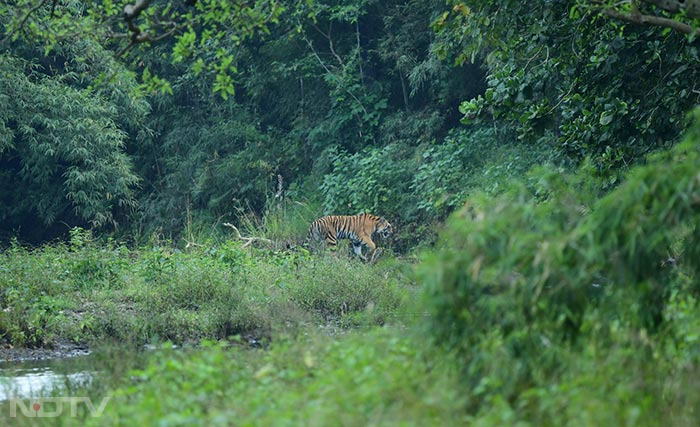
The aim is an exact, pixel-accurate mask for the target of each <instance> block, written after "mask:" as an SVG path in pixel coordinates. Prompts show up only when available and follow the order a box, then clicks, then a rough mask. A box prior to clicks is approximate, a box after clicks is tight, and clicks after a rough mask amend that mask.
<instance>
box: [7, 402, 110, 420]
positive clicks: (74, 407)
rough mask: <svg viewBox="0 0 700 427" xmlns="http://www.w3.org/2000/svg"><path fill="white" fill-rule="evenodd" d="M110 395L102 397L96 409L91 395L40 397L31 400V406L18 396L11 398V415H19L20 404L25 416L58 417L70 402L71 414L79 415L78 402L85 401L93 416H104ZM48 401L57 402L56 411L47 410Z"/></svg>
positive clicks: (73, 415) (72, 415)
mask: <svg viewBox="0 0 700 427" xmlns="http://www.w3.org/2000/svg"><path fill="white" fill-rule="evenodd" d="M109 399H110V397H105V398H103V399H102V403H100V406H99V407H98V408H97V409H95V406H94V405H93V404H92V401H91V400H90V398H89V397H38V398H32V399H28V400H29V407H27V406H25V405H24V402H25V400H24V399H20V398H18V397H11V398H10V417H13V418H15V417H17V407H18V406H19V408H20V410H21V411H22V414H23V415H24V416H25V417H38V418H53V417H58V416H59V415H61V413H63V403H64V402H68V403H70V416H71V417H77V416H78V404H79V403H83V404H85V406H87V408H88V410H89V411H90V414H91V415H92V416H93V417H100V416H102V411H104V410H105V407H106V406H107V402H109ZM47 402H51V403H55V404H56V409H55V410H54V411H51V412H49V411H47V410H46V408H45V406H44V404H45V403H47Z"/></svg>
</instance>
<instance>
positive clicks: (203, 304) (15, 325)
mask: <svg viewBox="0 0 700 427" xmlns="http://www.w3.org/2000/svg"><path fill="white" fill-rule="evenodd" d="M0 259H1V260H2V261H1V262H0V308H1V310H0V340H2V341H3V342H5V343H6V344H10V345H12V346H28V347H37V346H52V345H54V344H56V343H58V342H64V341H73V342H90V341H95V340H106V339H114V340H118V341H128V342H137V343H144V342H152V341H165V340H170V341H173V342H176V343H183V342H198V341H200V340H202V339H222V338H227V337H229V336H234V335H241V336H249V337H250V338H251V339H254V340H256V341H264V340H269V339H270V338H271V337H272V335H273V334H276V333H279V334H292V335H294V334H296V333H298V331H299V330H301V329H303V328H304V326H306V325H331V326H333V327H338V328H341V329H342V328H348V327H363V326H370V325H377V324H384V323H387V322H388V323H391V322H392V321H393V319H394V318H395V316H394V315H395V314H396V313H397V312H398V311H400V310H401V307H403V306H404V305H405V304H406V303H407V302H408V301H409V300H410V299H411V298H412V295H413V292H412V291H411V290H410V289H411V285H410V281H409V280H408V279H407V278H406V277H405V276H404V275H403V274H402V273H401V271H403V267H401V265H400V263H397V262H395V261H392V260H390V259H386V260H385V261H383V262H380V263H379V264H378V265H374V266H370V265H366V264H363V263H361V262H359V261H358V260H357V259H352V258H349V257H339V258H338V259H336V258H334V257H330V256H325V255H324V254H319V255H318V256H314V257H311V256H310V255H309V254H308V253H306V252H304V251H297V250H268V249H255V248H243V247H242V245H241V244H240V243H238V242H234V241H226V242H223V243H220V244H212V245H210V246H209V245H207V246H197V247H195V248H191V249H186V250H180V249H176V248H174V247H172V246H167V245H162V246H158V245H153V246H150V247H142V248H139V249H129V248H127V247H125V246H122V245H119V244H117V243H115V242H106V243H104V242H103V243H99V242H95V241H93V239H92V238H91V236H90V233H88V232H86V231H84V230H79V229H76V230H74V232H73V235H72V238H71V241H70V243H68V244H54V245H47V246H44V247H40V248H35V249H29V248H25V247H22V246H20V245H18V244H13V245H12V246H11V247H10V248H9V249H7V250H6V251H4V253H2V254H0Z"/></svg>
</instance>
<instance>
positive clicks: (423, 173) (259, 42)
mask: <svg viewBox="0 0 700 427" xmlns="http://www.w3.org/2000/svg"><path fill="white" fill-rule="evenodd" d="M34 3H35V2H29V1H26V2H22V1H19V2H10V3H8V5H6V6H3V9H2V12H3V14H2V16H3V18H2V19H3V22H2V25H3V27H4V28H5V36H4V39H3V52H2V55H3V56H2V67H3V79H2V85H3V86H2V91H1V95H2V97H3V102H2V107H0V108H2V114H1V115H0V117H1V118H2V121H1V123H2V139H1V140H0V141H1V142H0V163H1V165H2V168H1V170H2V174H3V175H2V185H3V191H2V196H1V197H2V203H1V204H0V224H2V225H1V230H0V233H2V236H4V240H7V239H8V238H9V237H12V236H14V237H18V238H20V239H21V240H23V241H27V242H33V243H38V242H42V241H47V240H51V239H52V238H55V237H59V236H64V237H65V236H67V233H68V230H69V229H70V228H72V227H74V226H80V227H84V228H94V229H95V230H99V231H100V232H108V233H111V232H114V231H117V232H119V233H126V234H130V235H136V236H151V235H153V234H154V233H158V234H162V235H163V236H165V237H167V238H174V239H178V238H180V237H181V236H182V235H183V233H185V232H186V230H187V229H188V228H187V227H190V228H189V229H190V230H191V229H196V230H200V229H204V230H211V229H212V228H214V229H219V228H220V223H222V222H224V221H232V222H235V223H240V217H241V216H248V217H250V216H253V217H256V218H261V217H262V216H264V214H265V212H266V211H267V210H269V209H271V208H272V205H273V204H274V203H277V202H279V201H280V199H286V200H287V201H289V202H292V203H293V202H297V203H303V204H305V205H307V206H308V210H309V212H310V214H309V217H310V218H311V217H313V215H317V214H318V215H320V214H322V213H326V214H330V213H337V214H345V213H347V214H354V213H358V212H362V211H370V212H377V213H379V214H381V215H384V216H386V217H387V218H391V219H393V220H394V221H395V222H396V223H397V224H398V225H399V226H400V227H399V229H400V230H403V231H402V232H401V233H400V235H399V236H397V240H396V241H395V245H396V250H398V251H400V252H403V251H405V250H407V249H409V248H411V247H413V246H415V245H417V244H420V243H421V242H426V241H427V242H430V241H432V240H434V234H433V233H432V231H431V230H432V228H433V225H434V224H435V223H436V222H437V221H441V220H444V218H445V217H446V216H447V215H448V214H449V213H450V212H451V211H452V210H454V209H455V208H456V207H459V206H461V205H462V203H463V202H464V201H465V200H467V198H468V197H469V195H470V194H471V193H472V192H474V191H475V190H485V191H490V192H493V193H498V192H499V191H501V189H502V188H503V184H504V182H505V181H507V180H508V179H509V178H510V177H514V176H522V175H523V174H524V172H526V171H527V170H528V169H529V168H530V167H531V166H532V165H535V164H543V163H548V164H552V165H555V167H559V168H571V167H577V166H578V165H580V164H581V163H582V162H584V161H587V162H589V164H590V166H591V167H593V168H595V170H596V174H595V175H596V177H598V178H600V179H601V180H602V181H604V182H603V183H602V184H601V189H602V190H608V189H610V188H613V187H615V186H616V185H617V183H618V181H619V180H620V174H621V173H624V171H626V170H628V169H629V167H630V166H631V165H634V164H636V163H638V162H640V161H642V160H643V159H644V156H645V155H647V154H648V153H650V152H653V151H655V150H657V149H659V148H662V147H666V146H669V145H671V144H673V143H674V142H676V141H678V139H679V138H680V135H681V133H682V131H683V129H684V128H685V126H686V121H685V114H686V113H687V112H688V111H689V110H690V109H691V108H692V106H693V105H694V103H695V102H696V101H697V96H698V94H697V89H696V88H695V86H694V84H695V82H696V81H697V77H698V74H697V72H698V70H697V68H696V67H695V64H696V62H697V55H698V54H697V47H696V46H695V45H694V43H691V42H689V41H688V36H687V35H686V34H683V33H681V32H679V31H674V30H672V29H669V28H666V29H660V28H658V27H652V26H641V25H631V24H628V23H626V22H624V21H622V20H615V19H612V18H610V17H608V16H607V15H604V14H602V13H600V11H596V10H595V9H593V8H592V7H588V8H586V7H585V6H586V5H585V4H580V3H576V2H567V1H549V2H541V4H538V5H524V4H519V3H517V2H510V3H508V4H502V2H499V3H493V4H491V3H490V2H486V3H484V4H480V5H475V6H471V7H470V5H468V3H463V2H448V4H443V3H442V2H428V1H408V2H406V1H388V2H379V1H358V2H303V3H302V2H300V3H298V4H297V3H294V2H289V4H279V3H277V2H265V1H261V2H257V3H254V4H251V5H250V6H247V4H248V3H247V2H241V3H237V2H232V3H231V4H228V2H213V1H212V2H208V3H207V2H204V3H202V2H200V3H199V4H196V5H195V6H192V7H190V6H187V5H185V4H177V2H175V3H174V4H172V5H169V6H167V5H168V4H169V3H168V2H163V4H159V3H157V2H156V3H154V4H152V5H150V6H149V7H148V8H147V9H145V10H144V12H143V16H141V17H138V18H137V19H136V20H135V21H134V22H139V25H141V26H143V32H144V34H147V33H148V32H151V33H153V36H152V37H153V38H159V37H161V36H165V37H163V38H162V39H160V40H158V41H157V42H155V41H152V42H149V41H148V40H146V41H144V42H142V43H135V44H134V43H133V42H132V43H131V44H130V43H128V42H127V40H130V39H129V38H126V39H125V37H127V36H128V35H129V30H128V27H124V25H125V24H124V23H123V20H122V18H121V16H120V14H121V9H120V8H117V6H116V5H112V3H106V4H105V5H99V4H98V5H96V6H95V7H94V8H92V9H88V10H84V6H82V5H81V4H80V3H79V2H76V3H71V2H48V1H47V2H41V3H46V4H43V5H41V7H37V8H30V6H33V5H34ZM195 3H196V2H195ZM219 3H220V4H219ZM631 3H634V2H631ZM108 5H111V6H109V7H108ZM273 5H274V7H273ZM166 6H167V7H166ZM110 7H111V9H110ZM235 7H238V8H241V7H243V8H246V7H248V9H245V10H247V11H251V10H252V11H254V12H255V13H257V14H259V15H260V16H259V21H260V22H258V23H257V25H253V24H252V23H251V22H248V21H254V20H255V16H257V15H255V14H254V13H252V12H251V15H250V17H249V18H247V19H248V21H244V20H242V19H241V18H240V17H239V15H237V14H236V12H235V11H234V10H233V9H231V8H235ZM600 7H602V6H600ZM646 7H647V8H649V9H652V6H646ZM34 9H36V10H34ZM268 9H269V10H268ZM651 12H653V10H652V11H651ZM227 14H228V15H227ZM262 17H265V19H264V20H263V18H262ZM268 18H269V19H268ZM178 19H179V20H178ZM166 20H167V22H170V23H171V24H168V25H176V26H178V27H177V28H178V29H176V28H170V27H169V26H167V25H166V24H165V21H166ZM120 25H121V26H120ZM120 31H121V32H120ZM170 32H171V33H172V34H169V33H170ZM291 237H293V236H290V238H291Z"/></svg>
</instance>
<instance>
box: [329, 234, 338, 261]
mask: <svg viewBox="0 0 700 427" xmlns="http://www.w3.org/2000/svg"><path fill="white" fill-rule="evenodd" d="M326 246H328V248H329V249H330V250H331V253H332V254H333V256H334V257H336V258H338V239H336V238H335V236H333V235H328V236H327V237H326Z"/></svg>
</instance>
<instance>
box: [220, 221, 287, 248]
mask: <svg viewBox="0 0 700 427" xmlns="http://www.w3.org/2000/svg"><path fill="white" fill-rule="evenodd" d="M223 226H224V227H229V228H232V229H233V231H234V232H235V233H236V237H238V239H239V240H243V241H244V242H245V243H244V244H243V246H242V247H244V248H245V247H247V246H250V245H251V244H252V243H253V242H263V243H266V244H268V245H274V244H275V242H273V241H272V240H270V239H266V238H264V237H244V236H242V235H241V232H240V231H239V230H238V227H236V226H235V225H233V224H231V223H228V222H225V223H223Z"/></svg>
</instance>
